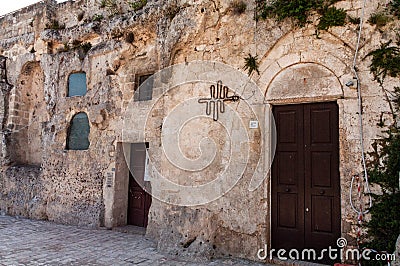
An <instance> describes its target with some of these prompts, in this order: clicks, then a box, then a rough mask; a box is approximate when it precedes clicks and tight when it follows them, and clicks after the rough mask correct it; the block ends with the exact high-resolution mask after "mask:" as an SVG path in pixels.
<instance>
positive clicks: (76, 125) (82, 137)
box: [67, 113, 90, 150]
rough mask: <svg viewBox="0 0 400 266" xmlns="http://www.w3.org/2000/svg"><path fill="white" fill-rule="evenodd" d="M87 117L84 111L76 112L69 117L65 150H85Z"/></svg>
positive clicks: (86, 146)
mask: <svg viewBox="0 0 400 266" xmlns="http://www.w3.org/2000/svg"><path fill="white" fill-rule="evenodd" d="M89 133H90V126H89V119H88V116H87V115H86V113H78V114H76V115H74V117H73V118H72V119H71V123H70V125H69V130H68V137H67V150H87V149H88V148H89V144H90V143H89Z"/></svg>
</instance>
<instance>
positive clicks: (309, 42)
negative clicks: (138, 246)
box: [0, 0, 400, 259]
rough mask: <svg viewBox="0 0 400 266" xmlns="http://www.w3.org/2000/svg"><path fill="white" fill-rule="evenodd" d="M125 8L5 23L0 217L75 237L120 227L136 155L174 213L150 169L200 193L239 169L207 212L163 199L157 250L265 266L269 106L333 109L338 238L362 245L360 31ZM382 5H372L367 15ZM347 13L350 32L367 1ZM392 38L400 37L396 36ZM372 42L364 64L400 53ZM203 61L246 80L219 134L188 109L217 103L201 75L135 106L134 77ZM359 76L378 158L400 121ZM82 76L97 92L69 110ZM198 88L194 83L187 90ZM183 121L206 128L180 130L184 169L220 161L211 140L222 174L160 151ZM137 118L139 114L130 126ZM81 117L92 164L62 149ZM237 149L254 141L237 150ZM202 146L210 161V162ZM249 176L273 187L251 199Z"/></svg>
mask: <svg viewBox="0 0 400 266" xmlns="http://www.w3.org/2000/svg"><path fill="white" fill-rule="evenodd" d="M117 2H118V3H117V5H116V6H115V7H100V6H99V4H98V3H97V1H94V0H93V1H83V0H79V1H75V2H74V1H67V2H64V3H61V4H56V2H55V1H52V0H47V1H43V2H41V3H38V4H36V5H33V6H30V7H27V8H25V9H22V10H20V11H18V12H16V13H14V14H9V15H6V16H3V17H1V18H0V25H1V30H0V45H1V46H0V52H1V57H0V89H1V94H0V96H1V97H0V121H1V122H2V135H1V137H2V142H1V144H2V147H1V155H2V156H1V162H2V166H3V167H2V171H1V177H0V191H1V192H0V195H1V197H0V210H1V211H3V212H6V213H8V214H11V215H21V216H25V217H30V218H34V219H48V220H51V221H56V222H61V223H66V224H77V225H85V226H94V227H97V226H107V227H114V226H119V225H124V224H126V223H127V216H128V193H129V189H128V184H129V181H128V180H129V179H128V178H129V177H128V176H129V174H128V172H129V170H128V168H127V163H128V164H129V162H130V160H129V159H128V158H129V156H128V155H127V153H128V152H127V151H129V145H127V143H134V142H149V147H150V151H151V153H150V155H151V159H152V167H151V171H150V175H153V176H152V178H153V180H152V181H151V182H150V184H151V185H150V187H152V189H153V190H154V191H155V190H157V189H158V190H159V191H161V192H160V195H162V196H163V197H164V199H165V198H170V199H173V200H177V201H179V200H180V199H179V193H178V196H176V195H177V192H176V191H174V190H173V189H168V188H163V187H161V188H160V187H157V183H156V181H157V176H156V171H155V170H154V169H156V170H158V171H159V172H160V173H161V174H163V175H166V176H168V177H170V179H171V181H174V182H176V183H178V184H180V185H189V186H190V185H192V184H195V185H201V184H203V183H206V182H210V181H212V180H213V179H215V178H216V176H218V174H221V173H223V172H224V171H225V170H226V169H225V168H226V166H227V165H229V162H231V161H232V160H231V156H234V158H235V159H236V161H235V160H233V161H234V162H235V164H234V165H232V166H230V168H229V169H228V170H229V171H228V173H230V174H231V175H230V176H229V177H231V178H232V179H234V178H236V177H237V175H236V172H239V170H241V169H242V168H244V171H243V173H242V174H240V175H239V177H240V180H239V181H238V183H237V184H236V185H235V186H233V188H232V189H230V190H229V191H225V192H226V193H225V192H224V193H221V196H222V197H219V198H218V199H216V200H215V201H212V202H210V203H207V204H200V205H198V206H197V205H196V206H176V205H173V204H170V202H168V201H166V200H164V201H158V200H157V199H154V200H153V202H152V205H151V207H150V212H149V224H148V228H147V235H148V236H149V237H152V238H153V239H154V240H155V241H156V242H157V243H158V247H159V248H160V249H162V250H164V251H167V252H171V253H174V254H176V253H178V254H180V255H184V256H185V255H186V256H191V257H192V256H198V257H208V258H211V257H215V256H229V255H233V256H238V257H245V258H250V259H257V257H256V256H257V250H258V249H259V248H263V247H264V245H265V244H267V245H270V231H271V229H270V221H271V218H272V217H271V216H270V213H271V201H270V196H271V193H270V191H271V188H270V174H269V170H270V169H269V160H272V158H271V155H270V151H271V149H270V148H271V147H270V146H269V144H267V143H270V140H271V139H270V137H271V134H272V133H271V129H270V128H269V127H268V125H269V124H268V123H269V122H268V121H269V120H268V115H267V114H268V110H270V108H272V105H274V104H293V103H308V102H321V101H336V102H337V103H338V106H339V143H340V144H339V153H340V165H339V172H340V184H341V221H342V232H341V233H342V236H343V237H346V238H347V239H348V240H349V244H350V245H352V244H355V241H354V237H355V236H356V227H355V225H356V215H355V213H353V211H352V210H351V207H350V205H349V204H348V202H349V196H348V194H349V193H348V192H349V189H350V180H351V177H352V176H353V175H354V174H357V173H360V172H362V169H361V163H360V162H361V157H360V145H359V129H358V113H359V107H358V101H357V90H356V88H355V87H354V86H353V87H352V86H349V87H348V86H345V85H344V84H346V83H347V82H348V81H349V80H352V79H353V73H352V70H351V65H352V63H353V56H354V50H355V44H356V40H357V33H358V31H357V26H356V25H352V24H348V25H345V26H343V27H334V28H332V29H330V30H329V32H321V33H320V34H319V38H316V36H315V25H314V24H315V23H311V24H309V25H307V26H306V27H305V28H294V27H292V25H291V23H290V22H289V21H283V22H280V23H278V22H275V21H273V20H265V21H258V22H257V23H255V21H254V20H253V15H254V12H253V10H254V8H255V6H254V4H253V3H247V9H246V11H245V13H243V14H241V15H238V14H236V13H234V12H232V10H231V7H230V2H231V1H227V0H217V1H207V0H202V1H185V0H183V1H179V3H178V5H176V3H173V2H172V1H166V0H165V1H150V0H149V1H147V2H148V3H147V5H146V6H144V7H143V8H142V9H139V10H137V11H133V10H132V8H131V7H130V6H129V5H128V4H127V3H125V2H123V1H117ZM377 6H378V3H368V5H367V9H366V14H367V15H368V14H371V13H373V12H374V11H375V9H376V8H377ZM337 7H339V8H340V7H341V8H344V9H345V10H346V11H347V12H348V14H350V15H352V16H354V17H356V16H358V15H359V14H360V12H361V1H341V2H339V3H337ZM392 26H393V27H394V28H395V27H398V22H393V24H392ZM363 36H368V37H365V38H362V40H361V42H362V45H361V49H360V58H361V57H364V56H365V55H366V54H367V53H368V52H370V51H371V50H373V49H375V48H377V47H378V46H379V45H380V43H382V42H384V41H387V40H389V39H394V38H395V37H396V33H395V31H391V30H388V31H385V34H381V33H380V32H379V31H378V30H377V29H375V27H373V26H371V25H369V24H365V25H364V28H363ZM248 54H252V55H257V56H258V60H259V71H260V73H259V74H253V75H252V76H251V79H252V81H250V80H249V79H247V78H244V77H245V76H246V75H245V73H244V71H243V66H244V58H245V57H246V56H248ZM198 60H208V61H215V62H218V63H220V64H221V63H224V64H226V65H227V66H229V67H230V68H229V71H226V70H224V69H223V68H222V70H221V69H220V68H219V67H220V66H219V65H218V64H215V65H216V66H215V71H214V73H208V74H207V75H205V76H206V78H208V79H209V80H208V81H209V82H213V84H215V83H216V82H217V81H218V80H220V79H222V81H223V82H224V83H226V84H229V82H230V81H232V80H237V82H236V83H235V84H229V87H230V93H232V91H233V90H236V91H235V92H236V93H237V94H239V95H240V96H242V98H241V99H240V101H239V102H226V108H227V111H226V113H221V116H220V117H219V119H218V120H219V122H215V121H213V120H212V119H210V117H207V116H206V115H205V110H206V105H205V104H203V105H200V104H199V103H198V102H197V99H195V100H193V102H190V104H191V105H189V100H188V99H190V98H193V99H194V97H204V98H208V97H210V92H209V91H210V90H209V88H210V85H211V84H210V83H198V82H197V81H196V82H195V81H194V80H195V78H196V77H200V78H204V79H205V76H201V74H204V73H203V72H206V70H205V68H203V69H202V68H198V70H196V71H191V72H185V71H177V70H179V69H181V68H179V67H176V68H171V69H169V70H168V71H165V72H163V74H162V75H160V79H159V80H155V81H154V82H155V83H154V84H161V85H163V84H164V85H165V84H171V83H169V82H175V83H174V84H175V85H176V86H175V87H173V88H165V87H162V86H160V87H154V90H153V99H152V100H150V101H143V102H136V103H133V104H132V102H133V99H135V97H134V93H135V91H136V92H138V90H137V87H138V85H139V84H138V83H139V81H140V76H145V75H149V74H152V73H155V72H157V71H159V70H162V69H164V68H166V67H168V66H171V65H175V64H182V65H184V66H185V65H190V63H191V62H196V61H198ZM357 68H358V70H359V76H360V80H361V85H362V95H363V107H364V109H363V110H364V113H363V115H364V121H365V125H364V126H365V128H364V129H365V132H364V134H365V147H367V148H368V147H370V144H371V143H372V142H373V141H374V140H375V139H376V138H378V137H379V135H380V134H381V131H382V128H379V127H377V124H378V123H379V122H380V121H384V122H385V126H388V125H389V124H390V121H391V115H390V114H388V112H389V111H390V108H389V105H388V103H387V102H386V100H385V95H384V94H383V93H382V91H381V90H378V89H377V88H378V84H377V83H376V82H374V81H373V80H372V76H371V74H370V71H369V61H368V59H366V60H359V61H358V66H357ZM202 71H203V72H202ZM77 72H79V73H86V80H87V84H86V85H87V93H86V94H85V95H83V96H76V97H67V95H68V80H69V75H70V74H71V73H77ZM216 73H217V74H216ZM221 73H222V74H221ZM188 77H192V78H193V80H190V82H187V83H184V84H180V83H179V81H182V80H186V81H187V78H188ZM200 78H199V79H200ZM157 82H159V83H157ZM253 82H254V83H253ZM249 84H253V85H254V86H256V87H257V90H255V89H254V90H253V89H252V88H253V87H252V86H253V85H251V86H250V85H249ZM396 84H397V83H396V81H395V80H394V79H391V78H387V80H386V82H385V86H386V87H387V88H388V89H391V88H392V87H393V86H394V85H396ZM166 91H167V93H165V92H166ZM255 95H256V96H257V95H258V96H257V97H258V98H257V97H255ZM260 95H261V96H260ZM185 104H186V105H185ZM178 106H179V107H180V108H187V109H185V110H187V112H194V111H196V112H198V115H199V116H202V117H201V118H200V119H199V121H198V123H197V122H196V120H193V121H192V120H190V121H189V122H188V123H186V124H184V125H187V126H186V127H184V125H182V131H181V134H182V136H181V137H182V139H179V140H178V141H177V143H175V145H176V146H178V145H180V149H181V151H182V152H183V154H184V155H185V158H186V159H185V158H183V159H182V158H180V160H181V161H183V162H184V163H185V167H186V168H190V167H191V164H190V160H196V159H198V158H201V156H202V155H207V154H209V155H210V156H212V155H213V154H212V152H211V148H212V147H214V146H212V144H211V142H210V143H208V142H203V143H202V141H204V140H203V138H205V137H209V138H210V139H211V140H212V141H214V143H215V147H216V150H217V151H218V153H217V154H216V155H215V160H212V163H210V164H209V165H206V167H205V168H204V169H200V170H196V171H197V172H196V171H189V170H188V171H184V170H182V168H179V167H177V166H176V165H174V164H173V163H171V162H170V159H171V158H170V157H168V156H167V155H166V154H164V153H163V151H162V149H161V148H160V147H162V145H163V143H162V141H163V139H162V138H163V137H165V136H166V135H168V134H169V135H173V134H172V133H171V132H168V128H165V127H163V126H165V123H169V124H168V125H173V126H178V124H177V123H178V122H177V121H178V119H177V120H173V119H172V120H167V118H168V117H170V114H171V113H173V112H174V110H176V108H177V107H178ZM129 108H133V112H132V115H131V116H129V117H127V116H126V114H127V110H129ZM79 112H85V113H86V114H87V116H88V121H89V125H90V133H89V142H90V146H89V149H88V150H68V149H67V144H66V141H67V136H68V132H69V126H70V121H71V119H72V118H73V117H74V115H75V114H77V113H79ZM128 113H129V112H128ZM147 114H150V115H149V116H147ZM184 114H186V113H182V115H184ZM234 115H238V117H239V118H240V123H239V122H231V123H228V122H229V121H234V119H233V116H234ZM224 119H225V120H224ZM257 119H258V120H259V123H260V124H259V126H258V127H257V128H255V129H251V128H250V127H249V124H250V121H253V120H257ZM224 121H225V122H226V124H225V125H224V124H223V123H224ZM127 123H128V124H127ZM127 125H128V127H127ZM124 134H126V135H124ZM231 136H234V137H235V138H237V139H239V140H241V139H247V138H248V139H249V141H248V142H246V141H243V143H241V144H237V145H236V144H235V145H236V146H235V147H232V146H230V143H233V142H230V137H231ZM124 142H127V143H124ZM170 144H171V143H170ZM172 144H174V143H172ZM201 145H205V146H204V147H211V148H210V150H204V152H202V151H201V147H202V146H201ZM207 145H210V146H207ZM231 151H233V152H231ZM247 155H248V156H247ZM246 156H247V157H246ZM177 158H178V157H177ZM207 159H208V158H205V159H204V160H203V161H202V162H207ZM245 159H246V160H245ZM186 170H187V169H186ZM253 173H257V174H258V175H260V176H265V177H266V178H265V180H264V181H262V182H261V185H260V186H258V187H257V189H255V190H253V191H252V190H249V186H250V185H251V184H252V177H253ZM186 196H189V197H190V196H191V195H190V193H189V195H186ZM203 196H204V198H207V197H209V196H210V195H208V194H207V193H205V195H203ZM173 200H171V201H173ZM398 257H400V256H398Z"/></svg>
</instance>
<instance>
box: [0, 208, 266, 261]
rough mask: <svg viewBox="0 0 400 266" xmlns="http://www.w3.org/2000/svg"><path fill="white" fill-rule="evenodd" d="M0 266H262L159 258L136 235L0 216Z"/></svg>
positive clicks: (151, 247) (159, 255) (155, 251)
mask: <svg viewBox="0 0 400 266" xmlns="http://www.w3.org/2000/svg"><path fill="white" fill-rule="evenodd" d="M0 265H1V266H3V265H171V266H172V265H173V266H175V265H176V266H180V265H185V266H186V265H191V266H197V265H235V266H239V265H249V266H256V265H264V266H265V264H258V263H254V262H249V261H244V260H234V259H225V260H214V261H210V262H205V263H198V262H197V263H195V262H188V261H185V260H184V259H182V258H178V257H170V256H167V255H163V254H161V253H159V252H157V250H156V249H155V247H154V244H153V243H152V242H151V241H149V240H146V239H145V237H144V236H142V235H138V234H128V233H121V232H116V231H111V230H103V229H86V228H78V227H74V226H66V225H59V224H54V223H50V222H45V221H33V220H28V219H20V218H15V217H9V216H1V215H0Z"/></svg>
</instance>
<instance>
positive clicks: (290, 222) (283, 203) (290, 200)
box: [278, 193, 299, 229]
mask: <svg viewBox="0 0 400 266" xmlns="http://www.w3.org/2000/svg"><path fill="white" fill-rule="evenodd" d="M297 202H298V195H297V194H294V193H293V194H289V193H278V227H280V228H291V229H297V228H298V217H299V210H298V208H297V205H298V204H297ZM287 206H293V208H287Z"/></svg>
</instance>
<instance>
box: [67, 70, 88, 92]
mask: <svg viewBox="0 0 400 266" xmlns="http://www.w3.org/2000/svg"><path fill="white" fill-rule="evenodd" d="M86 92H87V86H86V73H85V72H81V73H73V74H71V75H69V78H68V97H72V96H84V95H85V94H86Z"/></svg>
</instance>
